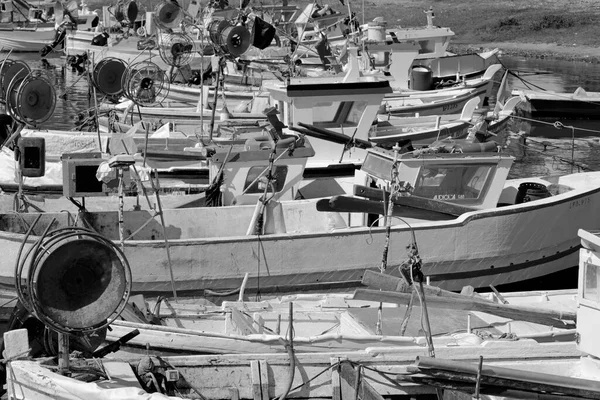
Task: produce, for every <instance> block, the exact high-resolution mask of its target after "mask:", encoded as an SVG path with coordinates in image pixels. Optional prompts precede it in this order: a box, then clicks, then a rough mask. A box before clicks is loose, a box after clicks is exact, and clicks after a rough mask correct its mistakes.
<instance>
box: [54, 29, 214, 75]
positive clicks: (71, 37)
mask: <svg viewBox="0 0 600 400" xmlns="http://www.w3.org/2000/svg"><path fill="white" fill-rule="evenodd" d="M98 34H99V33H98V32H87V31H74V32H67V36H66V38H65V53H66V55H67V56H69V55H78V54H83V53H86V52H87V53H88V54H89V57H90V59H92V60H93V61H94V62H98V61H100V60H101V59H103V58H108V57H114V58H118V59H120V60H123V61H125V62H126V63H128V64H135V63H138V62H142V61H152V62H153V63H155V64H156V65H158V66H159V67H160V68H161V69H163V70H165V71H169V70H170V68H171V66H169V65H168V64H166V63H165V62H164V61H163V59H162V58H161V57H160V54H159V53H158V51H157V50H138V49H137V43H138V41H139V40H141V38H140V37H137V36H131V37H129V38H127V39H120V40H114V39H112V38H111V39H109V44H108V45H107V46H93V45H92V44H91V42H92V39H93V38H94V37H95V36H97V35H98ZM205 60H206V62H207V63H208V62H210V59H209V58H208V57H205ZM202 63H203V60H202V57H200V54H197V56H195V57H192V60H191V62H190V67H191V68H192V69H200V68H201V66H202Z"/></svg>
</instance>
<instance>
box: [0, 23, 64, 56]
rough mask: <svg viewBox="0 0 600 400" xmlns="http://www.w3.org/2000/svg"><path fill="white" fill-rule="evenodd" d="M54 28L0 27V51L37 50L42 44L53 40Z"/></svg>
mask: <svg viewBox="0 0 600 400" xmlns="http://www.w3.org/2000/svg"><path fill="white" fill-rule="evenodd" d="M54 35H55V32H54V28H53V27H52V28H50V27H49V28H38V29H10V30H4V29H0V48H1V49H2V51H10V50H12V51H16V52H39V51H40V50H41V49H42V47H44V45H46V44H49V43H50V42H52V40H54Z"/></svg>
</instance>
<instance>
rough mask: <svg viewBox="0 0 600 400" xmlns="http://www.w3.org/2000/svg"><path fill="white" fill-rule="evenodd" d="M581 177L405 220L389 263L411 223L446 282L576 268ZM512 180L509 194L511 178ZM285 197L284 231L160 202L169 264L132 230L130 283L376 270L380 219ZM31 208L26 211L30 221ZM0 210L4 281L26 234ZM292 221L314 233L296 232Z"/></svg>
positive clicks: (594, 205)
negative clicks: (531, 196)
mask: <svg viewBox="0 0 600 400" xmlns="http://www.w3.org/2000/svg"><path fill="white" fill-rule="evenodd" d="M568 178H570V179H571V180H579V181H582V180H584V181H585V180H587V181H589V182H592V181H597V180H600V174H598V173H585V174H575V175H571V176H569V177H568ZM515 184H516V185H517V186H518V184H519V182H516V183H515ZM586 185H587V188H586V189H577V190H573V191H570V192H567V193H563V194H559V195H556V196H552V197H548V198H545V199H540V200H536V201H533V202H528V203H523V204H517V205H510V206H504V207H499V208H496V209H492V210H481V211H473V212H468V213H466V214H463V215H461V216H460V217H458V218H456V219H453V220H449V221H448V220H447V221H430V222H414V223H411V228H412V229H411V228H409V227H408V226H406V225H398V226H394V227H392V229H391V236H390V251H389V255H388V265H389V266H388V269H387V272H388V273H390V274H393V275H398V268H397V267H398V266H399V265H400V264H402V263H403V262H404V261H406V260H407V252H406V246H407V245H408V244H410V243H411V241H412V233H413V232H414V235H415V238H416V241H417V245H418V247H419V251H420V256H421V258H422V260H423V272H424V274H425V275H426V276H427V277H429V279H430V280H431V283H432V284H434V285H439V286H440V287H442V288H444V289H449V290H460V289H461V288H462V287H463V286H465V285H471V286H473V287H487V286H488V285H501V284H509V283H515V282H519V281H523V280H528V279H532V278H537V277H541V276H544V275H547V274H551V273H554V272H557V271H561V270H564V269H567V268H570V267H573V266H575V265H577V257H578V253H577V250H578V248H579V239H578V237H577V230H578V229H580V228H582V229H597V228H598V224H597V222H596V221H598V217H600V215H598V214H599V211H598V210H600V188H598V186H597V185H596V186H595V187H594V185H591V184H586ZM509 189H510V188H509ZM512 189H514V194H515V195H516V190H517V189H516V186H515V187H512ZM501 200H502V199H501ZM288 203H290V204H289V205H288V206H286V207H287V208H284V209H283V211H282V213H283V214H282V216H283V222H280V224H281V225H283V226H285V225H287V227H288V232H286V233H276V234H268V235H263V236H247V235H246V231H247V229H248V226H249V223H250V221H251V220H252V215H253V213H254V209H255V207H254V205H251V206H237V207H220V208H197V209H186V210H184V211H182V210H179V211H177V210H167V211H165V214H164V217H165V221H166V225H167V227H166V232H167V235H168V246H169V251H170V253H169V254H170V260H171V266H170V265H169V261H168V260H169V259H168V257H167V252H166V248H165V240H164V239H163V238H162V228H161V227H160V224H159V223H158V222H157V221H153V222H152V223H150V224H148V225H147V226H146V227H145V228H144V230H142V231H141V232H139V233H138V235H140V236H138V237H147V238H151V237H152V238H155V240H131V241H126V242H125V244H124V249H125V254H126V255H127V257H128V259H129V262H130V264H131V268H132V271H133V291H134V292H136V293H146V294H159V293H170V292H171V291H172V283H171V279H170V273H171V272H170V271H171V270H172V272H173V276H174V286H175V288H176V290H177V291H178V292H180V293H184V294H204V293H205V291H206V290H207V289H211V290H231V289H235V288H238V287H239V286H240V284H241V282H242V279H243V277H244V275H245V274H246V273H248V274H249V277H250V279H249V282H248V284H247V290H248V291H260V292H263V293H264V292H290V291H298V290H328V289H339V288H345V289H347V288H351V287H355V286H358V285H359V283H360V280H361V277H362V275H363V273H364V271H365V269H379V267H380V265H381V258H382V252H383V248H384V245H385V242H386V231H385V228H383V227H378V228H373V229H368V228H365V227H363V228H360V227H356V228H345V227H340V228H337V229H336V228H335V226H336V223H334V222H335V218H334V217H335V216H334V215H333V214H327V215H325V216H324V215H323V214H321V213H319V212H317V211H316V210H315V203H314V201H310V200H302V201H293V202H288ZM282 204H284V203H282ZM235 209H237V210H236V211H235V212H233V211H232V210H235ZM33 217H34V215H25V218H27V219H31V220H32V221H33ZM52 217H56V218H58V220H59V221H60V218H63V219H65V218H66V216H65V215H62V216H61V215H60V214H59V215H55V214H50V213H47V214H44V215H43V216H42V219H41V221H40V223H39V224H40V227H39V228H36V231H38V230H39V231H42V227H43V226H44V223H46V224H47V223H48V222H49V221H50V219H51V218H52ZM149 217H151V214H149V213H148V212H145V211H131V212H127V213H126V214H125V223H126V225H129V224H131V225H130V226H132V227H135V226H139V225H141V224H142V223H144V222H145V221H146V220H147V219H148V218H149ZM2 219H3V220H2V221H1V228H2V230H3V232H2V234H1V236H0V245H1V246H2V249H3V250H4V252H5V254H6V255H7V256H6V257H4V258H3V260H1V261H0V273H1V283H2V284H3V285H6V286H12V285H14V278H13V276H14V275H13V274H14V273H13V270H14V260H15V258H16V255H17V252H18V249H19V247H20V243H21V241H22V240H23V237H24V235H23V234H22V233H10V232H8V231H9V230H11V229H13V230H17V228H18V225H19V224H20V222H19V221H20V219H21V218H19V219H17V218H16V217H15V216H14V215H12V214H5V215H4V216H3V218H2ZM294 220H295V223H296V225H294ZM11 221H12V222H11ZM44 221H45V222H44ZM299 221H301V223H299ZM88 222H89V223H90V224H91V225H92V226H95V227H97V229H100V231H101V232H103V233H104V234H105V235H106V236H108V237H110V238H112V239H114V240H117V238H118V237H119V236H118V235H119V233H118V225H117V213H116V212H110V213H93V214H89V215H88ZM338 222H339V221H338ZM11 223H12V224H15V226H12V225H11ZM293 226H296V227H298V226H299V227H304V228H306V231H309V230H310V231H311V232H309V233H295V232H293ZM337 226H340V225H337ZM20 230H21V231H22V230H23V227H22V226H21V227H20ZM129 230H130V229H127V231H129ZM186 237H187V238H186ZM30 244H33V239H30Z"/></svg>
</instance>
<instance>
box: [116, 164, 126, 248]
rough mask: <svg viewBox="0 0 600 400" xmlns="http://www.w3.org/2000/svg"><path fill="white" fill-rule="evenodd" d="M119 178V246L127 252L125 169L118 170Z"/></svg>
mask: <svg viewBox="0 0 600 400" xmlns="http://www.w3.org/2000/svg"><path fill="white" fill-rule="evenodd" d="M117 177H118V178H119V244H120V246H121V250H123V251H124V250H125V221H124V216H123V209H124V208H125V199H124V194H123V190H124V188H123V187H124V185H125V183H124V182H123V168H117Z"/></svg>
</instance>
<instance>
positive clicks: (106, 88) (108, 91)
mask: <svg viewBox="0 0 600 400" xmlns="http://www.w3.org/2000/svg"><path fill="white" fill-rule="evenodd" d="M126 70H127V65H126V64H125V62H123V61H122V60H119V59H118V58H113V57H108V58H104V59H102V60H101V61H100V62H99V63H98V64H96V66H95V67H94V70H93V72H92V83H93V84H94V86H95V87H96V89H98V91H100V92H101V93H103V94H105V95H107V96H115V97H116V96H120V95H121V94H122V93H123V74H125V71H126Z"/></svg>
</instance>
